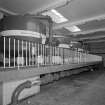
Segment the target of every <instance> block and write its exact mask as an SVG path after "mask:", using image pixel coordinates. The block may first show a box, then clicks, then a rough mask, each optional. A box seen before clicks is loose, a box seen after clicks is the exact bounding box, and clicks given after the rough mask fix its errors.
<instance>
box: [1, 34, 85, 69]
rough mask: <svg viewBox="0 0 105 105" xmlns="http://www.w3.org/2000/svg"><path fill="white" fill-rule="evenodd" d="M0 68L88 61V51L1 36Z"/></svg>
mask: <svg viewBox="0 0 105 105" xmlns="http://www.w3.org/2000/svg"><path fill="white" fill-rule="evenodd" d="M0 39H1V43H0V44H1V45H0V47H1V49H0V50H1V51H0V68H18V69H19V68H21V67H40V66H50V65H63V64H73V63H77V64H79V63H81V62H86V53H83V52H79V51H78V49H76V50H70V49H67V48H61V47H56V46H48V45H43V44H40V43H35V42H30V41H25V40H19V39H15V38H13V37H5V36H4V37H0Z"/></svg>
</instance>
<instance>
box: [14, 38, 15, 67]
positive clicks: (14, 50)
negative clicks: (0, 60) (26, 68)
mask: <svg viewBox="0 0 105 105" xmlns="http://www.w3.org/2000/svg"><path fill="white" fill-rule="evenodd" d="M14 67H15V39H14Z"/></svg>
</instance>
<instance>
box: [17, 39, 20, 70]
mask: <svg viewBox="0 0 105 105" xmlns="http://www.w3.org/2000/svg"><path fill="white" fill-rule="evenodd" d="M19 43H20V42H19V40H18V60H17V61H18V62H17V63H18V70H19V61H20V55H19V51H20V49H19Z"/></svg>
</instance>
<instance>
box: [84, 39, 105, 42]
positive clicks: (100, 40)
mask: <svg viewBox="0 0 105 105" xmlns="http://www.w3.org/2000/svg"><path fill="white" fill-rule="evenodd" d="M100 42H105V39H99V40H88V41H85V42H84V43H100Z"/></svg>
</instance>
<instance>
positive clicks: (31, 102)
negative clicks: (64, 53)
mask: <svg viewBox="0 0 105 105" xmlns="http://www.w3.org/2000/svg"><path fill="white" fill-rule="evenodd" d="M19 105H105V71H103V70H100V71H93V72H84V73H81V74H78V75H73V76H70V77H67V78H63V79H61V80H59V81H55V82H53V83H50V84H48V85H45V86H42V87H41V92H40V93H39V94H37V95H36V96H33V97H30V98H28V99H26V100H23V101H21V102H20V104H19Z"/></svg>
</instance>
